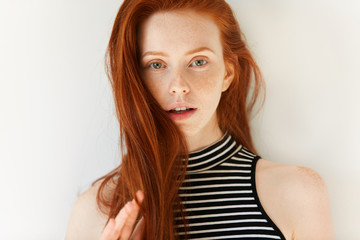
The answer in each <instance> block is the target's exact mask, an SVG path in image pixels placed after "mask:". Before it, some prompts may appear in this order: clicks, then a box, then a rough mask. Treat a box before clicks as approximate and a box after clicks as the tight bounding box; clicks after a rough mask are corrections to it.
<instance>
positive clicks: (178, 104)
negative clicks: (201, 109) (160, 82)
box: [166, 102, 195, 111]
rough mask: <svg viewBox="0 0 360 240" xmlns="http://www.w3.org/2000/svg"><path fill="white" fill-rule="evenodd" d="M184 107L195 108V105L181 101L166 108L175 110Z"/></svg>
mask: <svg viewBox="0 0 360 240" xmlns="http://www.w3.org/2000/svg"><path fill="white" fill-rule="evenodd" d="M182 107H186V108H195V107H194V106H192V105H191V104H189V103H186V102H179V103H173V104H171V105H170V106H169V107H168V108H167V109H166V111H170V110H173V109H175V108H182Z"/></svg>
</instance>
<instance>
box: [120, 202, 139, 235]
mask: <svg viewBox="0 0 360 240" xmlns="http://www.w3.org/2000/svg"><path fill="white" fill-rule="evenodd" d="M131 205H132V210H131V212H130V213H129V215H128V218H127V221H126V222H125V225H124V227H123V229H122V230H121V235H120V239H121V240H123V239H129V238H130V235H131V233H132V232H133V229H134V227H135V222H136V219H137V216H138V214H139V210H140V206H139V205H138V204H137V203H136V201H135V199H134V200H132V201H131Z"/></svg>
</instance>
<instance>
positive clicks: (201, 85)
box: [193, 70, 223, 95]
mask: <svg viewBox="0 0 360 240" xmlns="http://www.w3.org/2000/svg"><path fill="white" fill-rule="evenodd" d="M219 72H220V73H219ZM194 79H195V81H193V87H194V89H196V91H198V92H202V93H203V94H206V95H214V94H221V88H222V81H223V79H222V76H221V71H215V70H212V71H207V72H204V73H198V74H196V76H194Z"/></svg>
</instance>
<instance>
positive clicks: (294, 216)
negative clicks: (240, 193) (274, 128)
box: [256, 159, 334, 239]
mask: <svg viewBox="0 0 360 240" xmlns="http://www.w3.org/2000/svg"><path fill="white" fill-rule="evenodd" d="M256 181H258V183H259V184H258V186H257V188H258V194H259V198H260V199H262V204H263V205H265V206H264V209H265V210H266V211H268V212H269V213H270V214H269V215H272V216H271V217H272V218H273V220H275V221H274V222H275V223H276V224H277V225H280V229H281V228H282V229H281V230H282V231H283V233H285V235H287V239H288V238H289V239H333V238H334V237H333V229H332V221H331V211H330V202H329V197H328V191H327V187H326V184H325V182H324V179H323V178H322V177H321V176H320V175H319V173H317V172H316V171H314V170H312V169H310V168H308V167H303V166H298V165H286V164H280V163H275V162H272V161H268V160H264V159H261V160H259V163H258V166H257V176H256Z"/></svg>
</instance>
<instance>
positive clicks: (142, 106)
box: [93, 0, 263, 240]
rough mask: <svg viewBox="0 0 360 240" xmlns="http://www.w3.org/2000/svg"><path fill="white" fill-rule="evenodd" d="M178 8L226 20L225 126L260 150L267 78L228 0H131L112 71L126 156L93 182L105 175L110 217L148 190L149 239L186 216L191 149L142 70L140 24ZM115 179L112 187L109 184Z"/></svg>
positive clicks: (102, 203)
mask: <svg viewBox="0 0 360 240" xmlns="http://www.w3.org/2000/svg"><path fill="white" fill-rule="evenodd" d="M179 9H181V10H185V9H192V10H195V11H197V12H198V13H199V14H206V15H207V16H208V17H210V18H212V19H213V20H214V22H215V23H216V24H217V26H218V27H219V29H220V33H221V41H222V46H223V54H224V61H225V63H227V64H230V63H231V64H233V65H234V66H235V77H234V79H233V81H232V83H231V85H230V87H229V89H228V90H227V91H225V92H223V94H222V96H221V99H220V103H219V106H218V108H217V117H218V121H219V126H220V129H221V130H222V131H223V132H226V131H227V132H228V133H229V134H231V135H232V137H233V138H234V139H235V140H236V141H237V142H239V143H240V144H242V145H243V146H245V147H246V148H248V149H249V150H251V151H252V152H254V153H256V151H255V148H254V145H253V141H252V138H251V133H250V124H249V115H250V113H251V111H252V109H253V107H254V105H255V102H256V100H257V98H258V95H259V92H260V90H261V87H262V86H263V82H262V78H261V74H260V71H259V68H258V66H257V65H256V63H255V61H254V59H253V58H252V56H251V54H250V52H249V50H248V48H247V46H246V43H245V41H244V37H243V35H242V33H241V31H240V28H239V25H238V23H237V21H236V18H235V17H234V14H233V12H232V10H231V8H230V7H229V5H228V4H227V3H226V2H225V1H224V0H211V1H209V0H124V2H123V4H122V5H121V7H120V9H119V12H118V14H117V16H116V19H115V23H114V26H113V30H112V34H111V37H110V41H109V45H108V48H107V52H106V60H107V61H106V67H107V74H108V77H109V80H110V82H111V85H112V90H113V95H114V101H115V106H116V113H117V118H118V120H119V124H120V147H121V150H122V163H121V165H120V166H119V167H117V168H116V169H114V170H113V171H111V172H110V173H108V174H107V175H105V176H103V177H101V178H99V179H97V180H96V181H95V182H94V183H93V184H95V183H96V182H97V181H99V180H102V179H103V181H102V182H101V185H100V188H99V191H98V194H97V204H98V206H99V208H100V209H101V211H102V212H103V213H104V214H106V215H107V216H108V221H109V219H110V218H115V217H116V215H117V214H118V212H119V211H120V209H121V208H122V207H123V206H124V204H125V203H126V202H127V201H129V200H131V199H132V198H134V196H135V193H136V191H137V190H139V189H140V190H142V191H143V192H144V195H145V199H144V201H143V203H142V205H141V209H140V212H141V215H142V216H143V217H144V220H145V229H144V236H146V238H148V239H166V240H172V239H176V233H175V232H174V218H175V217H177V216H182V219H183V221H184V224H186V222H185V218H184V213H183V211H182V210H183V206H182V204H181V201H180V198H179V196H178V189H179V187H180V185H181V183H182V181H183V179H184V177H185V171H186V165H187V158H188V151H187V146H186V141H185V138H184V136H183V134H182V132H181V131H180V130H179V128H178V127H177V126H176V125H175V124H174V122H173V121H172V120H171V119H170V118H169V117H168V116H167V114H166V112H165V111H164V110H163V109H162V108H161V107H160V105H159V104H158V103H157V102H156V100H155V99H154V97H153V96H152V95H151V94H150V92H149V90H148V89H147V88H146V86H145V85H144V83H143V81H142V79H141V77H140V73H139V50H138V46H137V30H138V28H139V25H140V24H141V23H142V22H143V21H144V20H145V19H147V18H148V17H149V16H150V15H152V14H154V13H155V12H158V11H174V10H179ZM184 158H185V160H186V161H185V164H184V161H183V159H184ZM110 182H111V183H112V186H113V187H112V188H107V187H105V186H107V185H110V184H108V183H110ZM105 189H107V190H105ZM174 208H176V209H180V211H174ZM175 214H179V215H176V216H175Z"/></svg>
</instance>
